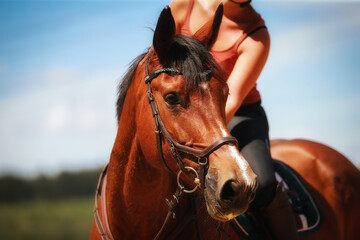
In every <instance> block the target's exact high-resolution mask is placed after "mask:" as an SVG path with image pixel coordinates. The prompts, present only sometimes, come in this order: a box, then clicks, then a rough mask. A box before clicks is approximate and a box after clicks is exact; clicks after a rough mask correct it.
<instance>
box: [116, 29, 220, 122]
mask: <svg viewBox="0 0 360 240" xmlns="http://www.w3.org/2000/svg"><path fill="white" fill-rule="evenodd" d="M146 54H147V52H146V53H143V54H141V55H139V56H138V57H137V58H135V59H134V60H133V61H132V63H131V65H130V68H129V69H128V71H127V72H126V74H125V75H124V77H123V78H122V81H121V83H120V85H119V89H118V100H117V105H116V110H117V120H118V122H119V120H120V117H121V112H122V109H123V105H124V101H125V97H126V93H127V90H128V88H129V86H130V83H131V80H132V79H133V77H134V74H135V72H136V69H137V66H138V64H139V62H140V61H141V60H142V59H143V58H144V57H145V56H146ZM158 60H159V59H158ZM162 62H163V67H167V68H176V69H179V70H181V72H182V75H183V77H184V79H185V81H186V86H187V87H190V86H191V87H193V88H196V89H198V88H199V85H200V83H202V82H206V81H209V80H210V77H209V75H206V74H204V73H205V72H206V71H208V70H209V69H212V76H214V77H215V78H217V79H219V80H223V81H224V80H225V72H224V71H223V70H222V68H221V67H220V66H219V64H218V63H217V62H216V61H215V60H214V58H213V57H212V55H211V54H210V53H209V51H208V50H207V49H206V48H205V46H204V45H203V44H202V43H201V42H200V41H198V40H197V39H195V38H192V37H189V36H185V35H180V34H179V35H176V36H175V38H174V41H173V43H172V45H171V48H170V50H169V52H168V53H167V58H166V59H165V61H162Z"/></svg>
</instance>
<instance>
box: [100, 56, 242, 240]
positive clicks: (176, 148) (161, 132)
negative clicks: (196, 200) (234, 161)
mask: <svg viewBox="0 0 360 240" xmlns="http://www.w3.org/2000/svg"><path fill="white" fill-rule="evenodd" d="M148 65H149V55H148V56H147V58H146V61H145V78H144V80H145V84H146V85H147V92H146V94H147V98H148V101H149V105H150V108H151V111H152V115H153V117H154V121H155V135H156V145H157V151H158V158H159V161H160V163H161V164H162V165H163V167H164V168H165V169H166V170H168V171H169V172H171V173H174V172H173V171H172V170H171V169H170V167H169V166H168V164H167V163H166V161H165V158H164V155H163V151H162V136H163V137H164V139H165V140H166V142H167V143H168V144H169V146H170V153H171V155H172V157H173V158H174V160H175V161H176V162H177V165H178V166H179V168H180V170H179V172H178V174H177V184H178V187H177V189H176V192H175V193H174V195H173V196H172V199H170V200H168V199H166V203H167V205H168V207H169V208H168V213H167V215H166V218H165V220H164V223H163V225H162V227H161V229H160V230H159V232H158V234H157V235H156V237H155V238H154V240H157V239H159V237H160V235H161V233H162V232H163V230H164V229H165V226H166V225H167V223H168V221H169V220H170V218H171V216H173V218H175V212H174V211H175V209H176V206H177V205H178V203H179V200H180V197H181V195H182V193H183V192H185V193H193V192H195V191H196V190H197V189H201V191H204V189H205V175H206V172H207V169H208V167H209V159H208V157H209V156H210V154H211V153H213V152H214V151H216V150H217V149H219V148H220V147H222V146H223V145H226V144H235V145H237V146H238V141H237V140H236V138H235V137H232V136H227V137H222V138H219V139H218V140H216V141H215V142H213V143H212V144H210V145H209V146H208V147H206V148H204V149H203V150H199V149H195V148H192V147H189V146H186V145H184V144H181V143H179V142H177V141H175V140H174V139H173V138H172V137H171V136H170V134H169V132H168V131H167V130H166V128H165V126H164V123H163V121H162V120H161V117H160V114H159V110H158V107H157V104H156V101H155V98H154V96H153V93H152V89H151V81H152V80H153V79H155V78H156V77H158V76H159V75H160V74H162V73H171V74H172V75H182V72H181V70H179V69H175V68H161V69H158V70H154V71H152V72H150V73H149V70H148ZM201 74H202V75H210V74H212V69H210V70H208V71H206V72H203V73H201ZM180 152H181V153H185V154H189V155H191V156H193V157H195V158H194V159H196V160H194V159H190V160H191V161H192V162H194V163H195V164H197V165H199V167H200V173H198V172H197V171H196V170H195V169H194V168H193V167H190V166H186V165H185V163H184V161H183V159H182V157H181V155H180ZM106 170H107V166H106V167H105V168H104V170H103V172H102V174H101V176H100V179H99V183H98V187H97V191H96V196H95V210H94V215H95V223H96V225H97V228H98V230H99V233H100V235H101V237H102V239H103V240H108V239H109V240H112V239H113V238H112V235H111V231H110V228H109V226H108V224H107V219H105V220H104V221H105V226H104V225H103V224H102V221H101V219H100V217H99V213H98V206H97V199H98V197H99V196H101V197H102V195H105V189H104V186H102V185H103V184H102V182H103V178H105V174H106ZM182 173H184V174H186V175H189V173H192V174H193V175H194V176H195V177H194V183H195V187H194V188H193V189H191V190H187V189H185V187H184V186H183V185H182V184H181V183H180V176H181V174H182ZM174 174H175V173H174ZM102 189H103V190H104V191H101V190H102ZM101 192H103V194H101ZM102 200H105V198H104V197H102ZM102 207H103V209H102V211H105V214H103V218H106V208H105V207H106V204H102ZM104 208H105V209H104ZM104 216H105V217H104ZM197 229H198V228H197ZM197 238H198V239H199V233H197Z"/></svg>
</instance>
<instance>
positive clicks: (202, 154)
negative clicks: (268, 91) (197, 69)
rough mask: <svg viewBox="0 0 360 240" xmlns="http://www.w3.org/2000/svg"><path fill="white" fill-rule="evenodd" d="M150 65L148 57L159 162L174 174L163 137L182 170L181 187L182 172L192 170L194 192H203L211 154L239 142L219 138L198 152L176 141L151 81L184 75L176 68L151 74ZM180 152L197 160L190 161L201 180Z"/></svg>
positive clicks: (151, 105)
mask: <svg viewBox="0 0 360 240" xmlns="http://www.w3.org/2000/svg"><path fill="white" fill-rule="evenodd" d="M148 65H149V56H148V57H147V59H146V63H145V79H144V80H145V83H146V84H147V97H148V100H149V104H150V107H151V111H152V115H153V117H154V120H155V135H156V145H157V150H158V157H159V160H160V162H161V164H162V165H163V166H164V168H166V169H167V170H168V171H169V172H172V173H173V171H172V170H171V169H170V168H169V166H168V165H167V163H166V161H165V159H164V156H163V152H162V140H161V136H163V137H164V138H165V140H166V141H167V143H168V144H169V146H170V152H171V155H172V157H173V158H174V159H175V160H176V162H177V164H178V166H179V168H180V171H179V173H178V185H179V187H182V185H181V184H180V182H179V175H180V174H181V172H184V173H185V174H186V173H187V172H189V170H190V172H193V173H195V175H196V176H197V177H196V178H195V184H196V187H195V188H194V189H193V190H192V191H195V190H196V189H197V188H198V187H199V186H201V187H202V190H204V188H205V181H204V178H205V172H206V171H207V169H208V166H209V161H208V158H209V156H210V154H211V153H213V152H214V151H216V150H217V149H219V148H220V147H221V146H223V145H225V144H235V145H238V141H237V140H236V138H234V137H231V136H228V137H222V138H219V139H218V140H216V141H215V142H214V143H212V144H210V145H209V146H208V147H206V148H205V149H203V150H198V149H195V148H192V147H189V146H186V145H184V144H181V143H179V142H177V141H175V140H174V139H173V138H172V137H171V136H170V134H169V132H168V131H167V130H166V128H165V126H164V123H163V121H162V120H161V117H160V114H159V110H158V107H157V104H156V101H155V98H154V96H153V93H152V90H151V81H152V80H153V79H155V78H156V77H158V76H159V75H160V74H162V73H171V74H172V75H182V72H181V71H180V70H179V69H175V68H162V69H158V70H154V71H153V72H150V73H149V71H148ZM201 74H202V75H210V74H212V69H210V70H208V71H206V72H203V73H201ZM180 152H182V153H185V154H189V155H191V156H193V157H195V158H194V159H196V160H194V159H190V160H191V161H192V162H194V163H195V164H197V165H199V166H200V179H199V177H198V176H199V174H197V172H196V170H195V169H194V168H192V167H188V166H185V164H184V161H183V159H182V157H181V156H180ZM192 191H188V192H192Z"/></svg>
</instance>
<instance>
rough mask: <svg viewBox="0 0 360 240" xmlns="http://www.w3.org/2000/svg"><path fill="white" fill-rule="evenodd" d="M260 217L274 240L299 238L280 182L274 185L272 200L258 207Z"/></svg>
mask: <svg viewBox="0 0 360 240" xmlns="http://www.w3.org/2000/svg"><path fill="white" fill-rule="evenodd" d="M260 212H261V215H262V218H263V220H264V222H265V224H266V225H267V227H268V228H269V232H270V234H271V237H272V239H274V240H294V239H295V240H296V239H299V236H298V233H297V227H296V223H295V218H294V216H293V211H292V209H291V206H290V203H289V201H288V198H287V195H286V192H285V189H284V187H283V184H282V182H280V183H279V184H278V185H277V187H276V193H275V197H274V199H273V200H272V202H271V203H270V204H269V205H267V206H266V207H263V208H261V209H260Z"/></svg>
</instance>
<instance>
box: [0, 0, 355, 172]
mask: <svg viewBox="0 0 360 240" xmlns="http://www.w3.org/2000/svg"><path fill="white" fill-rule="evenodd" d="M139 2H140V1H98V0H92V1H85V0H64V1H59V0H55V1H51V0H49V1H37V0H20V1H10V0H5V1H4V0H0V114H1V116H2V117H1V118H0V133H1V134H0V142H1V145H0V175H5V174H8V173H12V174H15V175H22V176H28V177H29V176H30V177H33V176H37V175H40V174H45V175H53V174H58V173H60V172H62V171H78V170H82V169H93V168H98V167H101V166H103V165H105V164H106V163H107V161H108V158H109V156H110V153H111V149H112V146H113V143H114V139H115V136H116V133H117V123H116V110H115V102H116V93H117V86H118V84H119V80H120V77H121V76H122V75H123V74H124V72H125V71H126V69H127V67H128V66H129V65H128V64H129V63H130V62H131V61H132V59H134V58H135V57H136V56H138V55H139V54H141V53H142V52H143V51H144V50H146V49H147V48H148V47H149V46H150V45H151V40H152V30H151V28H155V25H156V21H157V18H158V16H159V14H160V12H161V10H162V8H163V7H164V6H165V5H167V4H169V3H170V1H164V0H161V1H160V0H158V1H151V0H148V1H141V2H142V3H143V4H139ZM252 5H253V6H254V8H255V9H256V10H257V11H258V12H259V13H260V14H261V15H262V17H263V18H264V19H265V21H266V24H267V27H268V29H269V32H270V37H271V48H270V55H269V58H268V61H267V63H266V65H265V68H264V70H263V72H262V73H261V75H260V77H259V79H258V87H259V90H260V93H261V95H262V99H263V106H264V108H265V111H266V112H267V115H268V118H269V122H270V138H271V139H275V138H285V139H292V138H305V139H311V140H314V141H317V142H320V143H323V144H326V145H328V146H330V147H332V148H334V149H336V150H337V151H339V152H340V153H342V154H343V155H345V156H346V157H348V158H349V159H350V160H351V161H352V162H353V163H354V164H355V165H356V166H357V167H359V166H360V141H359V140H358V139H359V137H360V126H359V123H360V108H359V106H360V104H359V103H360V94H359V93H360V83H359V74H360V69H359V67H358V65H359V62H360V47H359V45H358V43H359V42H360V15H359V14H358V13H359V12H360V1H358V0H353V1H346V2H343V1H325V0H315V1H310V0H309V1H307V0H306V1H305V0H303V1H295V0H294V1H286V2H284V1H272V0H263V1H253V3H252Z"/></svg>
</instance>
